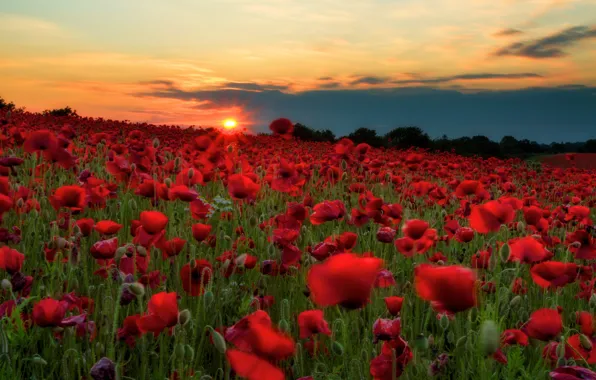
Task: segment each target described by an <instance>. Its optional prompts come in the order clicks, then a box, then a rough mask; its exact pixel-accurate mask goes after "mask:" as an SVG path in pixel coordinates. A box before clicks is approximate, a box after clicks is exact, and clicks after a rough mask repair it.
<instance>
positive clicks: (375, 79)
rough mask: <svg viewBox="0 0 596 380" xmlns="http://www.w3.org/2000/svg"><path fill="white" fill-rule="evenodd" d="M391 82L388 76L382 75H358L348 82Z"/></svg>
mask: <svg viewBox="0 0 596 380" xmlns="http://www.w3.org/2000/svg"><path fill="white" fill-rule="evenodd" d="M389 82H391V79H390V78H384V77H376V76H367V77H360V78H358V79H356V80H354V81H352V82H350V84H351V85H357V84H384V83H389Z"/></svg>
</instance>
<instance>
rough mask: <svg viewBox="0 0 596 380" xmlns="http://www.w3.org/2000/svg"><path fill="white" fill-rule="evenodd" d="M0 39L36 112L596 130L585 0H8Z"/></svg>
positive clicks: (593, 28) (339, 128) (565, 135)
mask: <svg viewBox="0 0 596 380" xmlns="http://www.w3.org/2000/svg"><path fill="white" fill-rule="evenodd" d="M0 49H1V51H2V54H0V78H1V79H0V96H2V97H4V98H5V99H7V100H11V101H14V102H15V103H16V104H17V105H19V106H25V107H27V109H28V110H32V111H40V110H43V109H47V108H55V107H62V106H65V105H69V106H71V107H72V108H74V109H76V110H77V111H78V113H79V114H81V115H85V116H102V117H106V118H114V119H129V120H133V121H148V122H152V123H168V124H187V125H189V124H197V125H199V124H200V125H215V124H217V125H219V124H221V122H222V121H223V120H224V119H227V118H230V117H231V118H236V119H238V120H239V122H240V123H241V125H242V124H244V125H247V126H249V127H250V128H252V129H253V130H257V131H258V130H263V127H264V126H265V125H266V124H267V122H268V121H270V120H271V119H272V118H275V117H280V116H286V117H289V118H291V119H292V120H294V121H299V122H302V123H304V124H307V125H310V126H312V127H315V128H320V129H323V128H329V129H332V130H333V131H334V132H335V133H336V134H339V135H341V134H342V133H343V134H347V133H349V132H350V131H352V130H354V129H355V128H358V127H365V126H366V127H371V128H377V129H378V130H379V131H380V132H386V131H387V130H388V129H390V128H392V127H395V126H399V125H412V124H415V125H419V126H421V127H422V128H423V129H425V130H427V131H428V132H429V133H430V134H431V136H433V137H435V136H440V135H442V134H446V135H448V136H460V135H470V134H484V135H487V136H489V137H491V138H495V139H497V138H500V137H502V136H503V135H504V134H508V133H510V134H514V135H516V136H519V137H531V136H534V138H533V139H535V140H538V141H553V140H557V141H562V140H582V139H586V138H589V137H596V69H595V67H596V64H595V62H596V0H429V1H422V0H366V1H365V0H251V1H248V0H167V1H166V0H102V1H101V2H98V1H82V0H81V1H72V0H51V1H48V0H18V1H16V0H15V1H12V0H11V1H3V2H1V3H0ZM537 131H538V132H539V133H537Z"/></svg>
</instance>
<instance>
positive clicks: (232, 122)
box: [223, 119, 238, 129]
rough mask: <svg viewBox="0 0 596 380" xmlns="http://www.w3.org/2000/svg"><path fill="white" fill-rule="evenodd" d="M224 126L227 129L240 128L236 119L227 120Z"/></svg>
mask: <svg viewBox="0 0 596 380" xmlns="http://www.w3.org/2000/svg"><path fill="white" fill-rule="evenodd" d="M223 126H224V128H225V129H234V128H236V127H237V126H238V123H237V122H236V120H234V119H226V120H224V122H223Z"/></svg>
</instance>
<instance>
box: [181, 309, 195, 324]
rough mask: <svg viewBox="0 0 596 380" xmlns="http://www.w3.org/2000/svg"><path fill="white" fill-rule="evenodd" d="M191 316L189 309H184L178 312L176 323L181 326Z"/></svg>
mask: <svg viewBox="0 0 596 380" xmlns="http://www.w3.org/2000/svg"><path fill="white" fill-rule="evenodd" d="M191 317H192V314H191V313H190V310H188V309H184V310H182V311H181V312H180V313H178V323H179V324H180V325H181V326H184V325H186V324H187V323H188V321H190V318H191Z"/></svg>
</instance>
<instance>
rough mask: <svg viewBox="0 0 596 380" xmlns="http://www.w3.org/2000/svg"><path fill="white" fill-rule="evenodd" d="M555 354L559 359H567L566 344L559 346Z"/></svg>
mask: <svg viewBox="0 0 596 380" xmlns="http://www.w3.org/2000/svg"><path fill="white" fill-rule="evenodd" d="M555 352H556V354H557V357H558V358H559V359H564V358H565V344H563V343H559V344H557V348H556V351H555Z"/></svg>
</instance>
